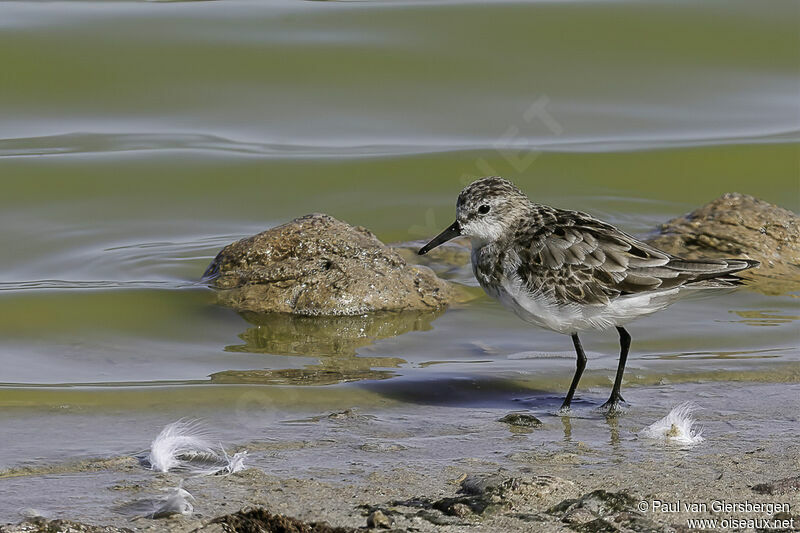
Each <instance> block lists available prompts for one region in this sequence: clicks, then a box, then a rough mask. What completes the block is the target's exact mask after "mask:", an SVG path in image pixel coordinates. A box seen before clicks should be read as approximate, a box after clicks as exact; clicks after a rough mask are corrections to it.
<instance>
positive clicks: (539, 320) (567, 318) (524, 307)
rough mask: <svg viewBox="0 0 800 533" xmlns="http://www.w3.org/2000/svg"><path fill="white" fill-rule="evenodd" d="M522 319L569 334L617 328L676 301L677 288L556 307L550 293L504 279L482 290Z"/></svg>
mask: <svg viewBox="0 0 800 533" xmlns="http://www.w3.org/2000/svg"><path fill="white" fill-rule="evenodd" d="M484 290H486V292H487V294H489V295H490V296H493V297H495V298H497V299H498V300H499V301H500V303H502V304H503V305H504V306H505V307H507V308H509V309H511V310H512V311H514V313H516V314H517V316H519V317H520V318H521V319H522V320H524V321H526V322H529V323H531V324H535V325H537V326H540V327H542V328H545V329H549V330H552V331H557V332H558V333H564V334H567V335H571V334H573V333H577V332H578V331H584V330H587V329H606V328H610V327H614V326H621V325H623V324H627V323H628V322H630V321H632V320H635V319H637V318H639V317H642V316H646V315H649V314H651V313H655V312H656V311H659V310H661V309H663V308H665V307H666V306H668V305H669V304H671V303H672V302H674V301H675V300H676V299H677V296H678V292H679V289H678V288H674V289H669V290H664V291H655V292H650V293H644V294H638V295H632V296H621V297H619V298H617V299H616V300H613V301H612V302H611V303H609V304H607V305H598V304H593V305H583V304H577V303H571V304H560V303H558V302H556V301H555V299H554V298H552V296H551V295H550V294H547V293H538V294H531V293H530V292H528V291H526V290H523V289H522V288H521V287H520V284H519V283H515V282H513V281H511V280H506V281H505V282H504V283H503V285H502V286H501V287H484Z"/></svg>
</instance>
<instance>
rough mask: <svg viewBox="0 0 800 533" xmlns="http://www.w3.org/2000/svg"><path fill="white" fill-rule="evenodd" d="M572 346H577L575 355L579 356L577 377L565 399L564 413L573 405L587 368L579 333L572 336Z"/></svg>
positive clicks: (576, 364)
mask: <svg viewBox="0 0 800 533" xmlns="http://www.w3.org/2000/svg"><path fill="white" fill-rule="evenodd" d="M572 344H574V345H575V353H576V354H578V360H577V361H576V363H575V376H574V377H573V378H572V385H570V386H569V392H568V393H567V397H566V398H564V403H563V404H561V410H562V411H566V410H568V409H569V404H571V403H572V397H573V396H574V395H575V389H576V388H577V387H578V382H579V381H580V380H581V375H582V374H583V369H584V368H586V354H585V353H583V346H581V340H580V339H579V338H578V334H577V333H575V334H573V335H572Z"/></svg>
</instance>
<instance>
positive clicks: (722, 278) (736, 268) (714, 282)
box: [667, 257, 761, 287]
mask: <svg viewBox="0 0 800 533" xmlns="http://www.w3.org/2000/svg"><path fill="white" fill-rule="evenodd" d="M760 264H761V263H760V262H758V261H754V260H753V259H696V260H695V259H682V258H677V257H676V258H675V259H673V260H671V261H670V262H669V264H668V265H667V266H668V267H669V268H672V269H676V270H680V271H681V272H682V273H685V274H688V275H690V276H691V279H690V280H689V281H687V282H686V285H687V286H691V285H696V286H698V287H731V286H735V285H741V284H742V283H744V281H746V279H745V278H742V277H740V276H737V275H736V273H737V272H741V271H742V270H747V269H750V268H755V267H757V266H759V265H760Z"/></svg>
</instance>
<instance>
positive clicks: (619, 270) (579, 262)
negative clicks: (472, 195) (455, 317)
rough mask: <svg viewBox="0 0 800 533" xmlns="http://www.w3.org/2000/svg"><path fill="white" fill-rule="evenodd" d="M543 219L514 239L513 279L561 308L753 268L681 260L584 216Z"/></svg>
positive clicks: (740, 263)
mask: <svg viewBox="0 0 800 533" xmlns="http://www.w3.org/2000/svg"><path fill="white" fill-rule="evenodd" d="M547 215H549V216H546V217H545V220H544V224H543V225H541V226H540V227H539V228H537V229H536V230H535V231H530V228H528V231H521V232H518V233H517V235H516V236H515V237H516V239H517V242H518V244H522V246H518V247H516V249H517V250H518V251H519V252H518V253H519V256H520V257H519V259H520V261H519V265H518V266H517V271H516V275H517V276H518V277H519V278H520V279H521V280H522V281H523V283H524V284H525V285H526V286H527V287H528V289H529V290H531V291H532V292H539V291H552V292H553V295H554V296H555V297H556V299H557V300H559V301H562V302H565V303H568V302H574V303H581V304H607V303H609V302H610V301H612V300H613V299H615V298H617V297H619V296H621V295H626V294H636V293H641V292H646V291H653V290H661V289H670V288H673V287H677V286H680V285H684V284H686V283H690V282H695V281H701V280H706V279H713V278H718V277H720V276H725V275H726V274H730V273H732V272H736V271H738V270H742V269H744V268H748V267H749V266H752V265H749V264H748V263H747V262H746V261H740V260H705V261H690V260H685V259H681V258H678V257H675V256H672V255H670V254H668V253H666V252H663V251H661V250H658V249H656V248H653V247H652V246H650V245H648V244H646V243H644V242H641V241H639V240H638V239H636V238H635V237H633V236H631V235H628V234H627V233H624V232H622V231H620V230H618V229H616V228H614V227H613V226H611V225H610V224H607V223H605V222H602V221H600V220H597V219H595V218H593V217H591V216H590V215H586V214H584V213H576V212H572V211H556V210H554V211H553V212H550V213H548V214H547ZM520 239H522V240H524V241H527V242H526V243H524V244H523V243H521V242H520Z"/></svg>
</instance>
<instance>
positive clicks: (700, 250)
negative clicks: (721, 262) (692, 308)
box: [648, 193, 800, 293]
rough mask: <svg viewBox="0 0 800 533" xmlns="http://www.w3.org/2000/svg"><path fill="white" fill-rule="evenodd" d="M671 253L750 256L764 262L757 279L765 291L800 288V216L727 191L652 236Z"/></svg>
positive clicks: (753, 274) (754, 272)
mask: <svg viewBox="0 0 800 533" xmlns="http://www.w3.org/2000/svg"><path fill="white" fill-rule="evenodd" d="M648 242H649V243H650V244H652V245H653V246H655V247H657V248H660V249H662V250H664V251H666V252H669V253H672V254H675V255H679V256H681V257H686V258H689V259H696V258H700V257H747V258H750V259H756V260H758V261H761V266H760V267H759V268H757V269H755V270H752V271H748V272H746V273H743V274H744V276H745V277H752V278H754V279H755V281H756V285H757V288H759V289H761V290H762V291H764V292H774V293H780V292H786V291H789V290H796V289H797V287H798V286H800V266H798V265H800V217H798V216H797V215H796V214H794V213H792V212H791V211H789V210H787V209H783V208H782V207H778V206H777V205H774V204H771V203H769V202H765V201H763V200H759V199H758V198H754V197H752V196H749V195H746V194H739V193H727V194H723V195H722V196H720V197H719V198H717V199H716V200H714V201H712V202H709V203H707V204H706V205H704V206H702V207H699V208H698V209H696V210H694V211H692V212H691V213H689V214H688V215H684V216H682V217H678V218H675V219H672V220H670V221H668V222H666V223H664V224H662V225H661V226H660V227H659V228H658V230H657V233H656V234H655V235H653V236H651V238H650V239H648Z"/></svg>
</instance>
